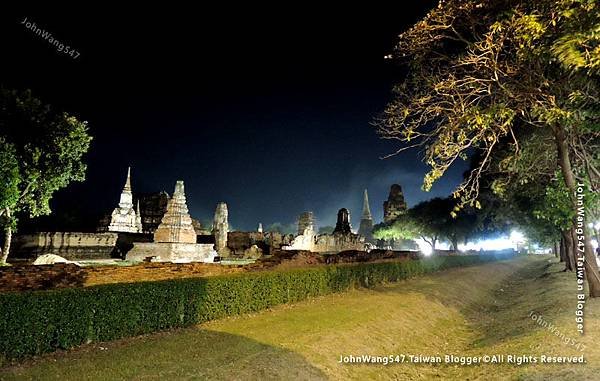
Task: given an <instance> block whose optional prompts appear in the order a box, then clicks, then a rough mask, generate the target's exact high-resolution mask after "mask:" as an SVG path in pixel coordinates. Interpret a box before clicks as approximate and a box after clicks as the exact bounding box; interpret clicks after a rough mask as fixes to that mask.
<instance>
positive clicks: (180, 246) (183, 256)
mask: <svg viewBox="0 0 600 381" xmlns="http://www.w3.org/2000/svg"><path fill="white" fill-rule="evenodd" d="M216 255H217V252H216V251H215V250H214V245H213V244H199V243H196V231H195V230H194V226H193V225H192V218H191V217H190V214H189V212H188V207H187V204H186V199H185V191H184V186H183V181H177V183H176V184H175V192H173V197H171V198H170V199H169V201H168V203H167V210H166V211H165V214H164V215H163V217H162V220H161V222H160V225H159V226H158V228H157V229H156V231H155V232H154V242H135V243H134V244H133V248H132V249H131V250H130V251H129V252H128V253H127V259H128V260H132V261H143V260H151V261H153V262H213V261H214V258H215V256H216Z"/></svg>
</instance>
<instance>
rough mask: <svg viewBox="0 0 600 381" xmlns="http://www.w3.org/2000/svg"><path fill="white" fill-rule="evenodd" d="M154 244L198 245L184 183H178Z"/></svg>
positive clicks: (156, 232)
mask: <svg viewBox="0 0 600 381" xmlns="http://www.w3.org/2000/svg"><path fill="white" fill-rule="evenodd" d="M154 242H170V243H196V231H195V230H194V226H193V225H192V218H191V217H190V214H189V213H188V207H187V204H186V199H185V190H184V186H183V181H177V183H176V184H175V192H173V197H171V199H169V202H168V203H167V211H166V212H165V214H164V215H163V218H162V220H161V222H160V225H159V226H158V229H156V231H155V232H154Z"/></svg>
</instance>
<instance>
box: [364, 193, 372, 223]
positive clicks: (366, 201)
mask: <svg viewBox="0 0 600 381" xmlns="http://www.w3.org/2000/svg"><path fill="white" fill-rule="evenodd" d="M362 219H364V220H371V219H373V217H371V208H370V207H369V194H368V193H367V190H366V189H365V195H364V200H363V211H362Z"/></svg>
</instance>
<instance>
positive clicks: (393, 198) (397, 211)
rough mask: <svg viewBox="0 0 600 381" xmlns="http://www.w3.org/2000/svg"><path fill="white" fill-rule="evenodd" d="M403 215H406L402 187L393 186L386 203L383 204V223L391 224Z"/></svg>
mask: <svg viewBox="0 0 600 381" xmlns="http://www.w3.org/2000/svg"><path fill="white" fill-rule="evenodd" d="M404 213H406V202H405V201H404V194H403V193H402V187H401V186H400V185H398V184H393V185H392V187H391V188H390V194H389V196H388V199H387V201H384V203H383V222H385V223H389V222H392V221H394V220H395V219H396V218H398V217H399V216H400V215H402V214H404Z"/></svg>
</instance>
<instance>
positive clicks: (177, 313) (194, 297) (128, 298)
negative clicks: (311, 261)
mask: <svg viewBox="0 0 600 381" xmlns="http://www.w3.org/2000/svg"><path fill="white" fill-rule="evenodd" d="M507 258H509V256H507V255H502V256H498V255H496V256H492V255H484V256H457V257H435V258H430V259H424V260H407V261H399V262H386V263H361V264H347V265H338V266H320V267H314V268H305V269H297V270H286V271H272V272H256V273H245V274H238V275H228V276H218V277H208V278H188V279H177V280H168V281H156V282H141V283H130V284H124V283H122V284H109V285H102V286H95V287H87V288H71V289H57V290H50V291H34V292H21V293H17V292H13V293H5V294H0V353H1V354H2V357H4V358H5V359H7V358H21V357H24V356H28V355H35V354H40V353H44V352H51V351H54V350H56V349H66V348H71V347H74V346H77V345H80V344H83V343H89V342H98V341H106V340H113V339H118V338H123V337H128V336H135V335H140V334H144V333H150V332H155V331H159V330H164V329H169V328H175V327H186V326H190V325H194V324H197V323H201V322H205V321H208V320H212V319H218V318H221V317H225V316H231V315H236V314H243V313H248V312H254V311H259V310H262V309H265V308H268V307H271V306H275V305H278V304H283V303H290V302H296V301H299V300H303V299H306V298H310V297H314V296H319V295H325V294H329V293H332V292H340V291H344V290H348V289H349V288H351V287H357V286H359V287H372V286H374V285H377V284H380V283H382V282H384V281H396V280H400V279H406V278H409V277H412V276H415V275H419V274H424V273H429V272H433V271H437V270H442V269H445V268H449V267H457V266H466V265H472V264H479V263H484V262H489V261H494V260H498V259H507Z"/></svg>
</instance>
